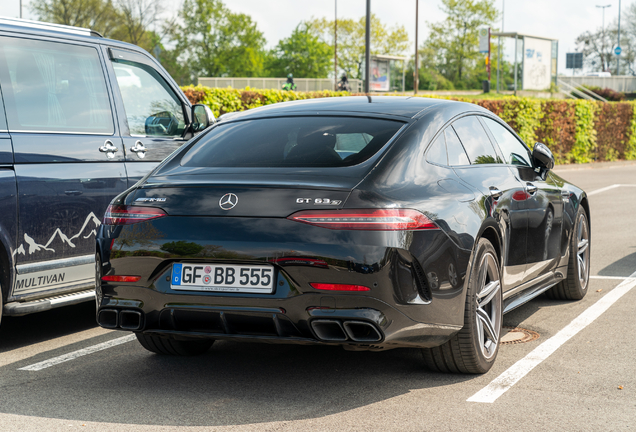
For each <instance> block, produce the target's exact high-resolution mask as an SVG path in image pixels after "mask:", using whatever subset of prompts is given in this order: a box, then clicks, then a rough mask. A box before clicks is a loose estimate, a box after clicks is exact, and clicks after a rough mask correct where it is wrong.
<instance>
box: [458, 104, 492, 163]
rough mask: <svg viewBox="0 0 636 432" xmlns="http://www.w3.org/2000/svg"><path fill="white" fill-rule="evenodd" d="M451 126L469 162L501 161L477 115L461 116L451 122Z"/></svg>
mask: <svg viewBox="0 0 636 432" xmlns="http://www.w3.org/2000/svg"><path fill="white" fill-rule="evenodd" d="M453 128H454V129H455V131H456V132H457V135H458V136H459V139H460V140H461V142H462V144H463V145H464V148H465V149H466V153H468V158H469V159H470V163H471V164H473V165H476V164H494V163H501V158H499V156H497V153H496V152H495V149H494V147H493V146H492V143H491V142H490V138H488V135H486V131H485V130H484V128H483V126H482V125H481V123H479V119H477V117H475V116H468V117H462V118H460V119H459V120H457V121H455V122H454V123H453Z"/></svg>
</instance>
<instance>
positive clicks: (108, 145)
mask: <svg viewBox="0 0 636 432" xmlns="http://www.w3.org/2000/svg"><path fill="white" fill-rule="evenodd" d="M99 151H100V152H102V153H106V156H107V157H108V159H112V158H114V157H115V152H116V151H119V149H118V148H117V147H115V145H114V144H113V142H112V141H111V140H106V141H105V142H104V145H103V146H101V147H100V148H99Z"/></svg>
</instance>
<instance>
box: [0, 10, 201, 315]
mask: <svg viewBox="0 0 636 432" xmlns="http://www.w3.org/2000/svg"><path fill="white" fill-rule="evenodd" d="M191 110H192V107H191V105H190V102H189V101H188V99H187V98H186V97H185V95H184V94H183V92H182V91H181V90H180V89H179V87H178V85H177V84H176V83H175V82H174V80H173V79H172V78H171V77H170V75H169V74H168V73H167V72H166V71H165V70H164V69H163V67H162V66H161V64H160V63H159V62H158V61H157V60H156V59H155V58H153V57H152V56H150V55H149V54H148V53H147V52H145V51H144V50H142V49H140V48H139V47H137V46H134V45H130V44H127V43H123V42H118V41H114V40H109V39H105V38H103V37H101V36H100V35H99V34H98V33H96V32H93V31H90V30H88V29H81V28H76V27H67V26H59V25H52V24H46V23H38V22H33V21H26V20H17V19H8V18H0V214H1V215H2V216H1V217H0V288H1V291H2V296H1V297H0V299H1V303H0V318H1V317H2V314H4V315H14V316H15V315H24V314H28V313H32V312H39V311H44V310H48V309H51V308H54V307H59V306H64V305H69V304H73V303H78V302H82V301H90V300H92V299H94V288H95V235H96V232H97V229H98V228H99V226H100V224H101V218H102V216H103V214H104V211H105V210H106V208H107V206H108V204H109V202H110V201H111V199H112V198H113V197H115V196H116V195H117V194H119V193H121V192H123V191H124V190H126V189H127V188H129V187H130V186H132V185H133V184H134V183H136V182H137V181H138V180H139V179H140V178H141V177H142V176H143V175H145V174H146V173H147V172H149V171H150V170H151V169H152V168H154V167H155V166H156V165H157V164H158V163H159V162H160V161H161V160H163V159H164V158H165V157H166V156H167V155H169V154H170V153H172V152H173V151H174V150H175V149H176V148H178V147H179V146H180V145H182V144H183V143H185V142H186V141H187V140H188V139H189V138H190V137H191V136H192V132H191V127H190V126H191V124H192V113H191V112H192V111H191Z"/></svg>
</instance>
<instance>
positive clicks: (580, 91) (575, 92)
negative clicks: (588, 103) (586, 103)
mask: <svg viewBox="0 0 636 432" xmlns="http://www.w3.org/2000/svg"><path fill="white" fill-rule="evenodd" d="M557 85H558V86H559V89H560V90H561V92H562V93H563V94H565V95H566V96H568V97H571V98H573V99H577V96H578V98H582V99H587V100H600V101H601V102H607V99H605V98H604V97H602V96H599V95H597V94H596V93H594V92H593V91H590V90H588V89H586V88H585V87H574V86H572V85H570V84H568V83H566V82H564V81H563V80H561V79H560V78H559V79H557Z"/></svg>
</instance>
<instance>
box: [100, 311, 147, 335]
mask: <svg viewBox="0 0 636 432" xmlns="http://www.w3.org/2000/svg"><path fill="white" fill-rule="evenodd" d="M97 322H98V323H99V325H100V326H102V327H104V328H109V329H122V330H131V331H134V330H141V327H142V325H143V315H142V313H141V312H140V311H136V310H126V309H124V310H121V311H120V310H117V309H102V310H100V311H99V313H98V314H97Z"/></svg>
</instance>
